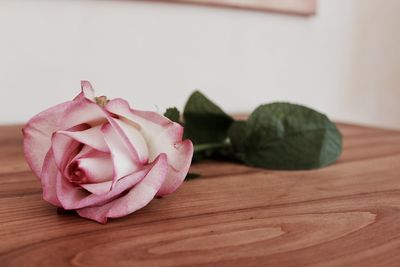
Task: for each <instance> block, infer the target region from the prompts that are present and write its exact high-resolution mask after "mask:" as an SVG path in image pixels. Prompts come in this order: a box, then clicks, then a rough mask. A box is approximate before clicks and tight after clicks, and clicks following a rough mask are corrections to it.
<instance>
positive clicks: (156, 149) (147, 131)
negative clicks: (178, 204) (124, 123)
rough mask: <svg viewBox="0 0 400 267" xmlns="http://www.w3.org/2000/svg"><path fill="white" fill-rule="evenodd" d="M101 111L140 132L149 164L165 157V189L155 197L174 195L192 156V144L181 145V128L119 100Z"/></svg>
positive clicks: (183, 143) (165, 119) (185, 142)
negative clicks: (161, 155) (168, 169)
mask: <svg viewBox="0 0 400 267" xmlns="http://www.w3.org/2000/svg"><path fill="white" fill-rule="evenodd" d="M105 108H106V109H107V110H108V111H109V112H111V113H113V114H116V115H118V116H120V117H121V118H125V119H127V120H130V121H132V122H133V123H135V124H138V125H139V126H140V132H141V133H142V134H143V135H144V137H145V139H146V142H147V145H148V149H149V161H150V162H151V161H152V160H153V159H154V158H155V157H156V156H157V155H159V154H160V153H166V154H167V158H168V163H169V165H170V166H171V167H172V168H171V169H170V171H169V174H168V177H167V179H166V182H165V183H166V184H165V186H162V188H161V190H160V192H159V193H158V195H166V194H169V193H171V192H173V191H175V190H176V189H177V188H178V187H179V185H181V184H182V182H183V180H184V178H185V177H186V174H187V172H188V170H189V167H190V163H191V160H192V156H193V144H192V142H191V141H189V140H186V141H183V142H182V141H181V139H182V135H183V127H182V126H181V125H179V124H177V123H174V122H171V121H170V120H168V119H167V118H165V117H163V116H161V115H160V114H158V113H155V112H149V111H138V110H133V109H131V108H130V107H129V104H128V103H127V102H126V101H125V100H122V99H114V100H111V101H110V102H109V103H108V104H107V106H106V107H105Z"/></svg>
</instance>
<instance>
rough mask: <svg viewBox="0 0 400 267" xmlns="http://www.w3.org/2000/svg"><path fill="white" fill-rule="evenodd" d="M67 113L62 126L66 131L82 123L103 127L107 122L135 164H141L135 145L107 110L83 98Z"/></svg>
mask: <svg viewBox="0 0 400 267" xmlns="http://www.w3.org/2000/svg"><path fill="white" fill-rule="evenodd" d="M66 113H67V115H66V116H65V117H64V120H63V124H62V127H63V128H64V129H67V128H69V127H72V126H74V125H78V124H82V123H85V124H89V125H91V126H98V125H103V124H105V123H107V122H108V123H110V124H111V126H112V127H113V128H114V130H115V131H116V133H117V135H118V136H119V139H121V140H122V142H123V143H124V145H125V147H126V148H127V149H128V151H129V154H130V155H131V157H133V158H134V160H135V162H140V160H139V156H138V153H137V152H136V149H135V147H134V146H133V144H132V143H131V142H130V141H129V138H128V137H127V136H126V134H125V132H124V131H123V130H122V129H121V127H120V126H119V124H118V123H117V122H116V121H115V119H114V118H112V116H111V115H110V114H109V113H108V112H107V111H106V110H105V109H103V108H102V107H100V106H99V105H97V104H96V103H93V102H91V101H89V100H87V99H86V98H82V99H79V101H77V104H76V105H74V106H73V107H71V108H69V109H68V110H67V111H66Z"/></svg>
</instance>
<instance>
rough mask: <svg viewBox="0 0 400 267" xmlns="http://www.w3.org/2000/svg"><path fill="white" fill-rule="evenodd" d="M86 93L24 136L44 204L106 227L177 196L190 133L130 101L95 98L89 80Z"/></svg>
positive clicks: (47, 114)
mask: <svg viewBox="0 0 400 267" xmlns="http://www.w3.org/2000/svg"><path fill="white" fill-rule="evenodd" d="M81 86H82V92H81V93H80V94H79V95H78V96H77V97H75V99H74V100H72V101H68V102H65V103H62V104H59V105H57V106H55V107H52V108H50V109H47V110H45V111H43V112H41V113H39V114H38V115H36V116H35V117H33V118H32V119H31V120H30V121H29V122H28V123H27V124H26V126H25V127H24V129H23V133H24V153H25V157H26V159H27V161H28V164H29V166H30V167H31V168H32V170H33V172H34V173H35V174H36V175H37V176H38V177H39V178H40V180H41V183H42V187H43V198H44V199H45V200H46V201H48V202H50V203H51V204H53V205H55V206H58V207H62V208H64V209H67V210H76V211H77V213H78V214H79V215H80V216H82V217H85V218H89V219H92V220H95V221H98V222H100V223H106V222H107V218H117V217H122V216H125V215H127V214H130V213H132V212H134V211H136V210H138V209H140V208H142V207H144V206H145V205H147V204H148V203H149V202H150V201H151V200H152V199H153V198H154V196H164V195H167V194H169V193H172V192H174V191H175V190H176V189H177V188H178V187H179V186H180V185H181V184H182V182H183V180H184V179H185V177H186V174H187V172H188V170H189V167H190V163H191V159H192V155H193V145H192V142H191V141H190V140H185V141H182V133H183V127H182V126H181V125H179V124H177V123H175V122H172V121H170V120H169V119H167V118H165V117H164V116H162V115H160V114H158V113H155V112H150V111H141V110H135V109H131V108H130V107H129V104H128V103H127V102H126V101H125V100H123V99H113V100H111V101H107V100H106V99H105V97H95V96H94V91H93V89H92V86H91V85H90V83H89V82H87V81H82V82H81Z"/></svg>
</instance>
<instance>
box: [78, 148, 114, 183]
mask: <svg viewBox="0 0 400 267" xmlns="http://www.w3.org/2000/svg"><path fill="white" fill-rule="evenodd" d="M76 162H77V163H78V168H79V169H80V170H82V171H83V172H84V173H85V176H86V177H87V178H88V180H89V182H90V183H99V182H105V181H111V180H112V178H113V175H114V168H113V162H112V160H111V157H110V155H108V154H107V155H101V156H97V157H85V158H81V159H78V160H76Z"/></svg>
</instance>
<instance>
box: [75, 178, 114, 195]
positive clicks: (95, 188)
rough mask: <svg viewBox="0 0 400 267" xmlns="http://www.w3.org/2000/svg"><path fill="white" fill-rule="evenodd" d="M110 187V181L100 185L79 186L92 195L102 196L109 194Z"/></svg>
mask: <svg viewBox="0 0 400 267" xmlns="http://www.w3.org/2000/svg"><path fill="white" fill-rule="evenodd" d="M111 185H112V181H107V182H101V183H94V184H81V185H80V186H81V187H83V188H85V189H86V190H87V191H89V192H90V193H92V194H95V195H104V194H106V193H108V192H110V189H111Z"/></svg>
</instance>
